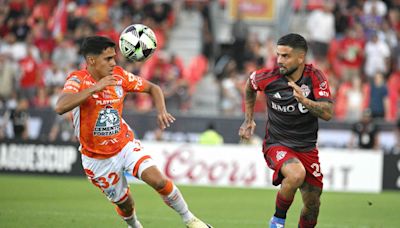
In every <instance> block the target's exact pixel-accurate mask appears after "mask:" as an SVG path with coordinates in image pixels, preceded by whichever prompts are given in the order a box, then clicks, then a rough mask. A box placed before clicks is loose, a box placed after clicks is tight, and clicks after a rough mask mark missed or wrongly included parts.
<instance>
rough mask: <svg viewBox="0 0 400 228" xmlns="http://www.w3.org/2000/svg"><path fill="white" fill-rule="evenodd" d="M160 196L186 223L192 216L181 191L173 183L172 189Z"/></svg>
mask: <svg viewBox="0 0 400 228" xmlns="http://www.w3.org/2000/svg"><path fill="white" fill-rule="evenodd" d="M161 197H162V199H163V200H164V202H165V203H166V204H167V205H168V206H169V207H171V208H172V209H174V210H175V211H176V212H178V213H179V215H180V216H181V217H182V220H183V222H184V223H187V222H188V221H189V220H191V219H192V218H193V217H194V215H193V214H192V212H190V211H189V208H188V205H187V204H186V202H185V199H184V198H183V196H182V194H181V192H180V191H179V189H178V188H177V187H176V186H175V185H173V189H172V192H171V193H170V194H168V195H161Z"/></svg>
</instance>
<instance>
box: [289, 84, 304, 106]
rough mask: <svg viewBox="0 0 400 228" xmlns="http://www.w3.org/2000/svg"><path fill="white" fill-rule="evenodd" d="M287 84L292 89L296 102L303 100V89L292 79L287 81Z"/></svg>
mask: <svg viewBox="0 0 400 228" xmlns="http://www.w3.org/2000/svg"><path fill="white" fill-rule="evenodd" d="M288 85H289V86H290V87H292V89H293V96H294V98H295V99H296V100H297V101H298V102H302V101H303V100H304V98H305V97H304V95H303V91H302V90H301V88H300V87H299V86H298V85H297V84H296V83H295V82H294V81H289V82H288Z"/></svg>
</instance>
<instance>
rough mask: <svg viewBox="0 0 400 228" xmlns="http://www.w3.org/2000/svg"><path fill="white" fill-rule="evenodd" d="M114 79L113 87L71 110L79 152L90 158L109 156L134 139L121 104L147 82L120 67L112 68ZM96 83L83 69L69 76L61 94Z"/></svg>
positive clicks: (78, 90)
mask: <svg viewBox="0 0 400 228" xmlns="http://www.w3.org/2000/svg"><path fill="white" fill-rule="evenodd" d="M113 76H114V77H115V78H116V79H117V85H116V86H108V87H106V88H105V89H103V90H102V91H100V92H97V93H95V94H93V95H92V96H90V97H89V98H88V99H86V101H85V102H83V103H82V104H81V105H80V106H78V107H76V108H74V109H73V110H72V114H73V123H74V128H75V135H76V136H77V137H78V139H79V142H80V143H81V146H80V151H81V153H82V154H85V155H86V156H89V157H94V158H108V157H111V156H113V155H115V154H117V153H118V152H119V151H121V149H122V148H123V147H124V146H125V145H126V144H127V143H128V142H129V141H131V140H132V139H133V138H134V135H133V132H132V130H131V129H130V127H129V126H128V125H127V124H126V122H125V121H124V120H123V119H122V110H123V102H124V98H125V96H126V94H127V92H141V91H143V89H144V88H145V87H146V81H145V80H143V79H142V78H140V77H138V76H136V75H134V74H132V73H129V72H127V71H125V70H124V69H122V68H121V67H119V66H116V67H114V71H113ZM95 83H96V81H95V80H94V79H93V77H92V76H91V75H90V73H89V72H88V71H87V70H86V69H85V70H79V71H74V72H72V73H71V74H70V75H69V76H68V78H67V81H66V82H65V85H64V89H63V92H66V93H78V92H80V91H82V90H85V89H87V88H89V87H91V86H93V85H94V84H95Z"/></svg>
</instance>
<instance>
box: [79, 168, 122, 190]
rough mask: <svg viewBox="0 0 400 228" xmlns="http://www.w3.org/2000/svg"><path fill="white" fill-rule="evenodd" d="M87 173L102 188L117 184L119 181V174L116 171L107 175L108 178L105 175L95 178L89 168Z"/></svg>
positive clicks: (86, 170)
mask: <svg viewBox="0 0 400 228" xmlns="http://www.w3.org/2000/svg"><path fill="white" fill-rule="evenodd" d="M85 173H86V175H87V176H88V178H89V179H90V180H91V181H92V183H93V184H94V185H96V186H97V187H99V188H101V189H106V188H108V187H110V186H111V185H115V184H116V183H118V181H119V176H118V174H117V173H115V172H112V173H109V174H108V175H107V178H106V177H105V176H102V177H98V178H93V176H94V173H93V172H92V171H91V170H88V169H85Z"/></svg>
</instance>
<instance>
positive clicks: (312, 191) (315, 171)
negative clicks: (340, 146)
mask: <svg viewBox="0 0 400 228" xmlns="http://www.w3.org/2000/svg"><path fill="white" fill-rule="evenodd" d="M297 156H298V158H299V160H301V162H302V163H303V165H304V167H305V169H306V178H305V180H304V183H303V185H302V186H301V187H300V191H301V195H302V198H303V204H304V205H303V209H302V211H301V215H300V220H299V227H300V228H312V227H315V226H316V224H317V219H318V214H319V207H320V197H321V193H322V189H323V183H322V180H323V175H322V173H321V168H320V163H319V157H318V150H317V149H314V150H312V151H309V152H307V153H299V154H298V155H297Z"/></svg>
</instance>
